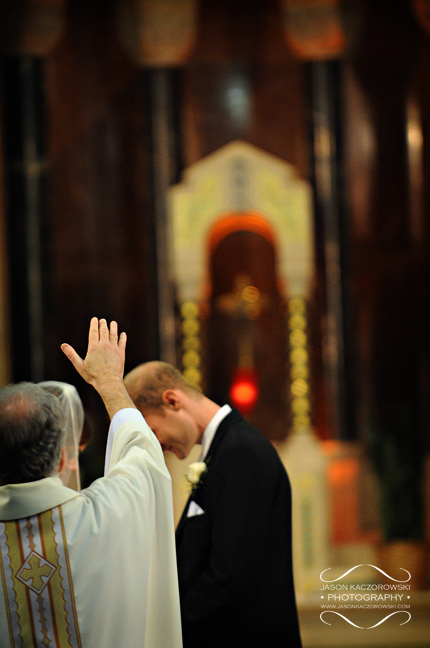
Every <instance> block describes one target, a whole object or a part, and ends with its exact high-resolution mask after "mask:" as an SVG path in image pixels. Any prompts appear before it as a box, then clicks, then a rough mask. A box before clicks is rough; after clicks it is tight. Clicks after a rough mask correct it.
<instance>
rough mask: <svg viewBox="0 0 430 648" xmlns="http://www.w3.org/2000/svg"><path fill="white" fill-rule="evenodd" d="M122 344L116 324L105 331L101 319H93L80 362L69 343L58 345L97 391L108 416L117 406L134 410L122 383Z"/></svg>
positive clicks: (124, 336)
mask: <svg viewBox="0 0 430 648" xmlns="http://www.w3.org/2000/svg"><path fill="white" fill-rule="evenodd" d="M126 342H127V336H126V334H125V333H121V335H120V336H119V337H118V325H117V323H116V322H111V324H110V327H109V328H108V325H107V322H106V320H105V319H100V320H99V319H98V318H97V317H93V318H92V320H91V322H90V330H89V334H88V348H87V353H86V356H85V358H84V359H82V358H81V357H80V355H79V354H78V353H77V352H76V351H75V349H74V348H73V347H72V346H70V344H66V343H65V344H62V345H61V350H62V351H63V353H64V354H65V355H66V356H67V358H68V359H69V360H70V362H71V363H72V364H73V366H74V367H75V369H76V371H77V372H78V373H79V375H80V376H82V378H83V379H84V380H85V381H86V382H87V383H89V384H90V385H92V386H93V387H94V388H95V389H96V390H97V391H98V393H99V394H100V396H101V397H102V399H103V401H104V403H105V405H106V408H107V410H108V412H109V414H110V415H113V413H115V411H117V410H118V409H120V408H121V407H134V406H133V403H132V402H131V400H130V399H129V397H128V394H127V391H126V389H125V387H124V383H123V381H122V378H123V375H124V361H125V347H126ZM113 410H115V411H113Z"/></svg>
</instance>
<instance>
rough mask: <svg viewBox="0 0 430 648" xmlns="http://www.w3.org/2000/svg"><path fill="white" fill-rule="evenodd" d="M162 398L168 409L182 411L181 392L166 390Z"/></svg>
mask: <svg viewBox="0 0 430 648" xmlns="http://www.w3.org/2000/svg"><path fill="white" fill-rule="evenodd" d="M161 398H162V401H163V405H166V407H170V408H171V409H174V410H179V409H181V406H182V403H181V398H180V392H179V391H177V390H176V389H166V390H165V391H164V392H163V394H162V396H161Z"/></svg>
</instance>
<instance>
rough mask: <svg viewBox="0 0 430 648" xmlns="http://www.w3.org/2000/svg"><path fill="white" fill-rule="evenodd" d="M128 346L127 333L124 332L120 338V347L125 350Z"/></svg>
mask: <svg viewBox="0 0 430 648" xmlns="http://www.w3.org/2000/svg"><path fill="white" fill-rule="evenodd" d="M126 344H127V333H125V332H124V331H123V332H122V333H121V335H120V336H119V341H118V346H119V347H120V348H121V349H123V350H125V347H126Z"/></svg>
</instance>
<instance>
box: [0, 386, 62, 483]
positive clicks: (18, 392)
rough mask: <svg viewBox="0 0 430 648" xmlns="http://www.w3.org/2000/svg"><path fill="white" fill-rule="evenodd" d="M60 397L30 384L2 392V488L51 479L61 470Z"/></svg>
mask: <svg viewBox="0 0 430 648" xmlns="http://www.w3.org/2000/svg"><path fill="white" fill-rule="evenodd" d="M65 433H66V429H65V425H64V416H63V412H62V409H61V405H60V402H59V400H58V398H57V397H56V396H54V395H53V394H50V393H49V392H47V391H45V390H44V389H42V388H41V387H39V386H38V385H36V384H34V383H30V382H21V383H18V384H16V385H7V386H6V387H2V388H1V389H0V484H2V485H4V484H19V483H24V482H31V481H36V480H38V479H43V478H44V477H50V476H51V475H53V474H55V472H56V471H57V470H58V467H59V464H60V459H61V450H62V447H63V443H64V439H65Z"/></svg>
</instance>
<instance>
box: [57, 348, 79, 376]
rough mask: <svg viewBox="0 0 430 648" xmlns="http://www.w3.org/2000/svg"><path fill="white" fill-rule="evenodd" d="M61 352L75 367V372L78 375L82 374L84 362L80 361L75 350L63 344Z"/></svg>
mask: <svg viewBox="0 0 430 648" xmlns="http://www.w3.org/2000/svg"><path fill="white" fill-rule="evenodd" d="M61 350H62V352H63V353H64V355H65V356H66V358H68V359H69V360H70V362H71V363H72V365H73V366H74V367H75V369H76V371H77V372H78V373H82V369H83V364H84V361H83V360H82V358H81V357H80V355H79V354H78V353H76V351H75V349H74V348H73V347H72V346H70V344H66V343H65V344H62V345H61Z"/></svg>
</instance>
